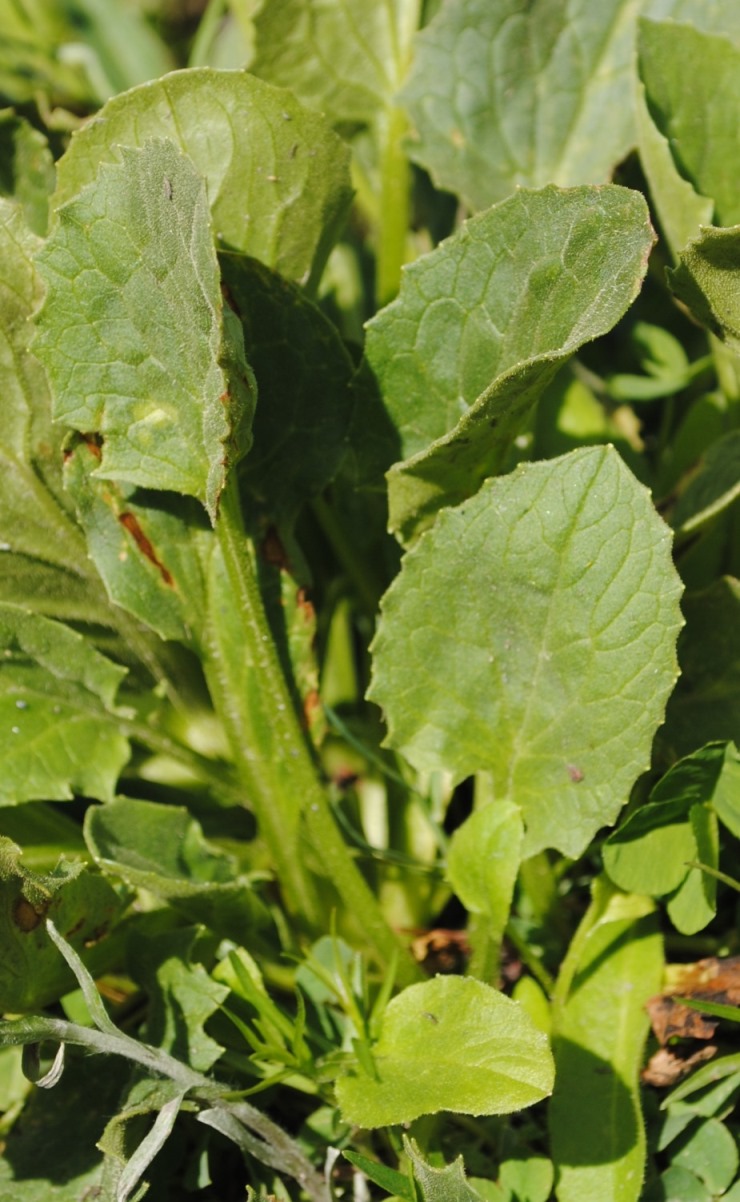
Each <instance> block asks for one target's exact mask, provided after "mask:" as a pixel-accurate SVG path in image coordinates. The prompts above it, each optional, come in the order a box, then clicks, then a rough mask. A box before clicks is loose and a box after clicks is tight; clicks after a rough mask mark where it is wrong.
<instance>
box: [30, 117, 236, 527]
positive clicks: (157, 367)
mask: <svg viewBox="0 0 740 1202" xmlns="http://www.w3.org/2000/svg"><path fill="white" fill-rule="evenodd" d="M120 156H121V157H120V161H119V162H115V163H106V164H104V165H103V166H102V167H101V168H100V171H99V173H98V175H97V177H96V179H95V181H94V182H93V183H91V184H89V185H88V186H87V187H86V188H84V189H83V191H82V192H81V193H80V195H79V196H78V197H77V198H76V199H75V200H72V201H70V202H69V203H68V204H66V205H65V206H64V207H63V208H62V209H61V210H59V213H58V222H57V224H56V226H55V228H54V230H53V232H52V234H51V236H50V237H49V240H48V241H47V242H46V244H45V245H44V246H43V247H42V249H41V251H40V252H39V254H38V257H37V263H38V266H39V270H40V272H41V274H42V276H43V278H44V281H45V283H46V287H47V296H46V300H45V302H44V304H43V307H42V309H41V311H40V312H39V314H38V318H37V325H38V329H39V333H38V336H37V338H36V341H35V347H34V349H35V351H36V353H37V354H38V356H39V358H40V359H42V361H43V362H44V363H45V364H46V367H47V370H48V373H49V378H50V380H51V383H52V389H53V393H54V416H55V418H56V419H57V420H58V421H60V422H63V423H65V424H66V425H68V426H71V427H72V428H73V429H75V430H79V431H80V432H83V433H85V434H87V435H90V434H98V435H99V436H100V440H101V446H100V452H101V461H100V466H99V467H98V468H97V469H96V472H95V475H96V476H98V477H99V478H102V479H112V480H123V481H127V482H129V483H131V484H137V485H140V486H143V487H145V488H154V489H165V490H170V491H173V492H179V493H185V494H186V495H188V496H193V497H197V498H198V500H200V501H201V502H202V503H203V504H204V505H205V507H206V509H207V510H208V513H209V515H210V517H211V520H212V521H214V520H215V516H216V512H217V507H218V499H219V496H220V493H221V491H222V489H223V487H224V483H225V479H226V473H227V469H228V467H229V466H231V465H232V464H233V463H235V462H236V461H237V460H238V459H239V458H240V457H241V455H242V454H243V453H244V452H245V451H246V449H247V448H248V446H249V441H250V438H251V434H250V426H251V419H252V414H253V410H254V403H255V399H256V397H255V388H254V383H253V380H252V379H251V377H250V373H249V369H248V368H247V365H246V361H245V358H244V349H243V341H242V333H241V327H240V325H239V323H238V321H237V320H236V318H235V316H234V314H232V313H231V311H230V310H229V309H228V307H227V308H226V309H225V310H224V313H223V316H222V301H221V293H220V282H219V271H218V261H217V259H216V252H215V249H214V246H213V238H212V235H211V226H210V215H209V210H208V200H207V196H206V189H205V184H204V182H203V180H202V179H201V177H200V176H199V175H198V172H197V171H196V169H195V167H194V166H193V164H192V163H191V162H190V160H189V159H187V158H186V157H185V156H184V155H182V154H180V152H179V150H178V149H177V147H176V146H175V145H174V143H172V142H169V141H150V142H147V143H146V144H145V145H144V147H143V148H142V149H132V148H130V147H121V148H120ZM240 344H241V345H240Z"/></svg>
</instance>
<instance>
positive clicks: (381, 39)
mask: <svg viewBox="0 0 740 1202" xmlns="http://www.w3.org/2000/svg"><path fill="white" fill-rule="evenodd" d="M419 9H420V5H419V0H391V2H390V3H384V4H368V3H367V2H366V0H342V3H341V4H337V3H335V2H334V0H267V2H266V3H262V4H260V5H259V8H258V12H257V13H256V14H255V16H254V27H255V43H256V45H255V57H254V60H253V61H252V62H251V63H250V65H249V66H250V70H251V71H254V72H255V74H256V75H260V76H262V77H263V78H264V79H269V80H270V81H271V82H272V83H275V84H279V85H281V86H282V87H285V88H289V89H290V90H291V91H292V92H293V93H294V94H295V95H296V96H297V97H298V98H299V99H300V100H302V101H303V102H304V103H306V104H310V105H312V106H314V107H315V108H320V109H322V110H323V111H324V112H326V113H328V114H329V115H330V116H331V117H332V118H334V119H336V120H341V121H362V122H365V121H369V120H370V119H371V118H372V117H373V116H374V115H375V113H376V111H377V110H378V109H379V108H380V107H381V106H382V105H383V104H385V103H387V102H388V100H389V99H390V97H391V96H393V94H394V93H395V92H396V91H397V89H398V87H399V85H400V83H401V81H402V78H403V74H404V69H405V67H406V60H407V57H408V51H409V42H410V39H411V35H412V34H413V33H414V32H415V30H416V26H417V23H418V19H419Z"/></svg>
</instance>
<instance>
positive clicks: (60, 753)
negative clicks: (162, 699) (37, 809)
mask: <svg viewBox="0 0 740 1202" xmlns="http://www.w3.org/2000/svg"><path fill="white" fill-rule="evenodd" d="M0 648H2V659H1V660H0V716H1V717H2V719H3V720H2V722H0V755H2V759H3V776H2V781H1V782H0V805H2V804H5V805H7V804H11V805H13V804H15V803H17V802H21V801H33V800H35V799H39V800H50V799H55V800H60V801H66V800H69V799H70V798H71V797H72V795H73V791H77V792H79V793H83V794H85V795H86V796H88V797H98V798H100V799H101V800H108V799H109V798H110V797H111V796H112V794H113V789H114V787H115V783H116V780H117V779H118V775H119V773H120V771H121V769H122V768H123V765H124V764H125V763H126V761H127V759H128V756H129V747H128V742H127V740H126V738H125V737H124V735H123V734H121V733H120V730H119V723H120V716H121V715H120V714H119V713H118V711H117V710H116V708H115V695H116V692H117V689H118V686H119V684H120V683H121V680H122V678H123V677H124V676H125V675H126V669H125V668H122V667H120V665H118V664H114V663H113V662H112V661H111V660H109V659H107V658H106V657H105V656H104V655H101V654H100V653H99V652H98V651H96V650H95V648H94V647H92V646H90V644H89V642H88V641H87V640H86V639H84V638H83V637H82V635H80V634H78V633H77V632H76V631H74V630H70V629H69V628H68V627H67V626H63V625H62V624H61V623H59V622H51V621H49V620H48V619H46V618H42V617H40V616H39V615H38V614H34V613H31V612H30V611H28V610H24V609H21V608H20V607H19V606H15V605H5V604H0ZM121 713H122V712H121Z"/></svg>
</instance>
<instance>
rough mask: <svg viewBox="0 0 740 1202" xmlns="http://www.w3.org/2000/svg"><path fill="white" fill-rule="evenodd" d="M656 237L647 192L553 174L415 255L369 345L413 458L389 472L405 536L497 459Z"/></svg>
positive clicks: (635, 274)
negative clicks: (569, 184) (557, 180)
mask: <svg viewBox="0 0 740 1202" xmlns="http://www.w3.org/2000/svg"><path fill="white" fill-rule="evenodd" d="M652 242H653V233H652V230H651V228H650V222H649V218H648V213H647V208H646V206H645V202H644V200H643V198H642V197H641V196H639V194H638V193H636V192H630V191H628V190H626V189H624V188H617V187H607V188H574V189H570V190H565V191H563V190H560V189H558V188H554V187H548V188H543V189H542V190H541V191H538V192H526V191H520V192H517V193H516V195H514V196H512V197H510V198H509V199H508V200H505V201H502V202H501V204H499V205H496V206H495V207H494V208H492V209H490V210H489V211H488V212H486V213H482V214H480V215H479V216H478V217H474V218H472V219H471V220H470V221H468V222H466V224H465V225H464V226H463V227H462V229H460V230H459V231H458V232H457V233H456V234H454V235H453V236H452V237H451V238H449V239H448V240H447V241H446V242H444V243H443V244H442V245H441V246H439V247H438V248H437V249H436V250H435V251H433V252H432V253H431V254H429V255H425V256H424V257H423V258H421V259H419V260H418V261H417V262H416V263H414V264H413V265H412V266H410V267H408V268H407V269H406V271H405V273H404V278H403V282H402V285H401V292H400V295H399V297H398V299H397V300H396V301H394V302H393V304H391V305H389V306H388V307H387V308H386V309H384V310H382V311H381V312H380V313H379V314H378V315H377V317H375V318H374V319H373V320H372V321H371V322H370V323H369V325H368V330H367V347H366V354H367V359H368V362H369V364H370V366H371V367H372V369H373V372H374V373H375V376H376V378H377V381H378V384H379V387H380V390H381V393H382V395H383V399H384V402H385V405H386V407H387V409H388V411H389V413H390V416H391V419H392V421H393V423H394V425H395V427H396V429H397V431H398V435H399V438H400V442H401V455H402V456H403V459H404V460H405V462H403V463H400V464H397V465H396V466H395V467H394V468H393V469H392V471H391V473H390V476H389V480H388V483H389V490H390V511H391V514H390V525H391V528H392V529H393V530H394V531H397V532H400V535H401V537H402V538H403V539H404V540H409V539H410V538H411V537H412V536H413V534H414V533H416V532H417V531H418V529H419V528H420V527H421V526H423V525H424V524H428V523H429V521H430V520H431V518H432V517H433V515H434V514H435V513H436V512H437V510H438V509H439V508H440V507H441V506H442V505H445V504H447V505H449V504H456V503H457V502H459V501H461V500H463V499H464V498H466V497H468V496H470V495H471V493H473V492H475V490H476V489H477V487H478V486H479V485H480V483H481V481H482V480H483V479H484V478H485V477H486V476H487V475H492V474H494V472H495V471H496V470H498V469H499V468H500V465H501V463H502V461H503V458H504V456H505V454H506V452H507V451H508V449H509V446H510V444H511V442H512V440H513V438H514V437H515V435H516V434H517V433H518V432H519V429H520V426H521V424H522V422H523V420H524V418H525V417H526V415H527V413H528V412H529V410H530V409H531V407H532V406H533V404H534V403H535V401H536V400H537V399H538V398H539V396H540V395H541V393H542V392H543V390H544V388H545V387H546V385H547V384H548V383H549V382H550V380H552V378H553V377H554V375H555V373H556V371H557V369H558V368H559V367H560V366H561V364H563V363H564V362H565V361H566V359H568V358H569V356H570V355H572V354H573V352H574V351H576V350H577V349H578V348H579V347H580V346H582V345H583V344H584V343H585V342H587V341H589V340H590V339H592V338H595V337H597V336H598V335H599V334H603V333H605V332H606V331H607V330H609V329H610V328H611V327H612V326H613V325H614V323H615V322H616V321H617V320H618V319H619V318H620V317H621V316H622V314H623V313H624V312H625V310H626V308H627V307H628V305H629V304H630V302H631V301H632V300H633V299H634V297H635V296H636V294H637V292H638V290H639V287H640V281H641V280H642V277H643V275H644V272H645V266H646V263H647V256H648V253H649V251H650V247H651V245H652Z"/></svg>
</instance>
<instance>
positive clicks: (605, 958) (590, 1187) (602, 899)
mask: <svg viewBox="0 0 740 1202" xmlns="http://www.w3.org/2000/svg"><path fill="white" fill-rule="evenodd" d="M662 969H663V955H662V941H661V936H660V929H659V925H658V922H657V917H656V915H655V913H654V911H653V906H652V903H651V902H649V901H648V900H647V899H646V898H644V897H636V896H629V895H624V894H619V893H616V892H615V891H614V890H612V889H611V888H610V887H609V886H607V885H606V884H605V883H604V882H603V881H599V880H598V879H597V882H596V885H595V889H594V900H593V902H592V905H591V909H590V911H589V912H588V913H587V915H586V917H585V918H584V920H583V924H582V927H581V928H580V930H579V932H578V933H577V934H576V936H575V938H574V940H573V943H572V944H571V949H570V951H569V953H568V958H567V960H566V962H565V964H564V966H563V969H561V978H560V980H559V982H558V986H557V989H556V1003H555V1004H554V1017H555V1024H556V1025H555V1037H554V1045H553V1046H554V1051H555V1064H556V1081H557V1085H556V1090H555V1093H554V1095H553V1098H552V1102H551V1103H550V1119H549V1125H550V1138H551V1148H552V1155H553V1160H554V1162H555V1165H556V1172H557V1180H558V1187H557V1196H558V1200H559V1202H594V1199H596V1198H598V1199H599V1202H637V1199H638V1198H639V1197H640V1196H641V1192H642V1182H643V1173H644V1165H645V1131H644V1126H643V1121H642V1115H641V1112H640V1094H639V1071H640V1067H641V1064H642V1054H643V1047H644V1044H645V1039H646V1037H647V1033H648V1028H649V1021H648V1017H647V1014H646V1013H645V1009H644V1005H645V1002H646V1001H647V1000H648V998H649V997H651V996H652V995H653V994H655V993H657V992H658V990H659V989H660V985H661V979H662ZM558 995H559V996H558ZM563 995H565V996H563Z"/></svg>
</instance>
